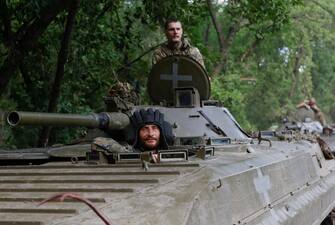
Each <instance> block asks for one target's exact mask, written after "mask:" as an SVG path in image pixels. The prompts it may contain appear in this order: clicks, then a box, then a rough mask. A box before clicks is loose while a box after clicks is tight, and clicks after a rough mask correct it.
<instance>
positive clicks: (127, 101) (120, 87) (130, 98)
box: [105, 82, 140, 112]
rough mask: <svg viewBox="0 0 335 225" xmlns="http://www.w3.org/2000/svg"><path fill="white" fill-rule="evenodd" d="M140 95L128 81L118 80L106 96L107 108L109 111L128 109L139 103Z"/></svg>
mask: <svg viewBox="0 0 335 225" xmlns="http://www.w3.org/2000/svg"><path fill="white" fill-rule="evenodd" d="M139 101H140V99H139V95H138V94H137V93H136V91H135V89H134V87H133V86H131V85H130V84H129V83H127V82H117V83H116V84H114V85H112V86H111V87H110V88H109V90H108V95H107V96H106V97H105V103H106V110H107V111H109V112H117V111H126V110H129V108H130V107H131V106H134V105H138V104H139Z"/></svg>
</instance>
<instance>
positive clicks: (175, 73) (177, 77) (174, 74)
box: [160, 63, 192, 88]
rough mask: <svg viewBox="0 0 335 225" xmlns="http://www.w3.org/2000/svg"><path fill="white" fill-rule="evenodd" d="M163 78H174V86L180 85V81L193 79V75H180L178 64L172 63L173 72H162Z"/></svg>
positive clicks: (161, 77)
mask: <svg viewBox="0 0 335 225" xmlns="http://www.w3.org/2000/svg"><path fill="white" fill-rule="evenodd" d="M160 79H161V80H172V88H176V87H178V81H179V80H183V81H192V76H190V75H178V64H177V63H173V64H172V74H161V76H160Z"/></svg>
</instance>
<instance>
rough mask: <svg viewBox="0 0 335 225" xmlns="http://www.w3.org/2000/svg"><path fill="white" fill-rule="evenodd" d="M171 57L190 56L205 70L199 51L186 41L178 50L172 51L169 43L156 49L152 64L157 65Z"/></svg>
mask: <svg viewBox="0 0 335 225" xmlns="http://www.w3.org/2000/svg"><path fill="white" fill-rule="evenodd" d="M171 55H186V56H190V57H191V58H193V59H194V60H195V61H197V62H198V63H200V64H201V65H202V66H203V67H204V68H205V64H204V60H203V58H202V55H201V53H200V51H199V49H198V48H196V47H193V46H191V44H190V43H189V42H188V41H187V40H186V39H184V40H183V42H182V45H181V47H180V48H178V49H170V48H169V46H168V44H167V42H165V43H163V44H162V45H161V46H159V47H158V48H156V49H155V51H154V54H153V57H152V64H153V65H155V64H156V63H157V62H158V61H160V60H161V59H163V58H165V57H167V56H171Z"/></svg>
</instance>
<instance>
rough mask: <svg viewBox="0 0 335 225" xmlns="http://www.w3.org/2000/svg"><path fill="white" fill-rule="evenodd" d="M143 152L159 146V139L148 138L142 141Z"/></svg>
mask: <svg viewBox="0 0 335 225" xmlns="http://www.w3.org/2000/svg"><path fill="white" fill-rule="evenodd" d="M142 146H143V147H144V149H145V150H149V151H150V150H156V149H157V148H158V146H159V138H148V139H146V140H144V141H142Z"/></svg>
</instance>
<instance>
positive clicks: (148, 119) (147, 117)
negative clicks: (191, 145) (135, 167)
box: [130, 108, 173, 150]
mask: <svg viewBox="0 0 335 225" xmlns="http://www.w3.org/2000/svg"><path fill="white" fill-rule="evenodd" d="M130 119H131V123H132V126H133V128H134V131H135V134H134V136H135V138H134V144H133V147H134V148H135V149H139V150H141V141H140V139H139V131H140V129H141V128H142V127H143V126H145V125H147V124H154V125H156V126H157V127H158V128H159V130H160V139H159V146H158V149H168V146H169V145H171V144H172V142H173V135H172V126H171V124H170V123H168V122H167V121H165V120H164V114H163V113H161V112H160V111H159V110H157V109H156V110H154V109H152V108H148V109H147V110H145V109H141V110H137V111H135V112H134V113H133V115H132V116H131V117H130Z"/></svg>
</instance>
